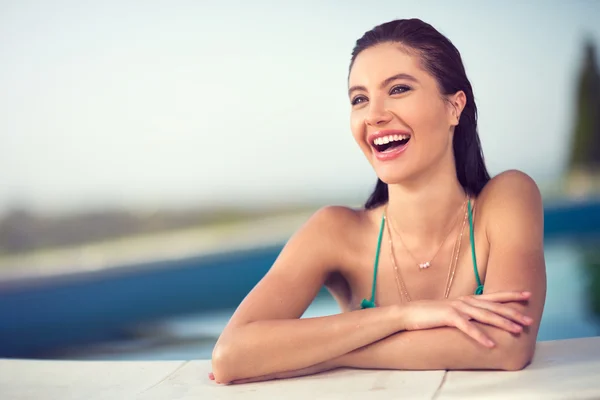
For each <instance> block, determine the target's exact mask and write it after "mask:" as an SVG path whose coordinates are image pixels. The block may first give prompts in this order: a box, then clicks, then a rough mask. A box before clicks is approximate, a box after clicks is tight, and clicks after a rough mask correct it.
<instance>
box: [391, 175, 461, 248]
mask: <svg viewBox="0 0 600 400" xmlns="http://www.w3.org/2000/svg"><path fill="white" fill-rule="evenodd" d="M388 191H389V201H388V206H387V207H388V209H387V218H388V220H389V222H390V223H391V224H393V226H394V227H395V228H396V229H399V230H400V231H401V232H403V234H404V235H406V236H407V237H412V238H414V240H416V241H422V240H426V241H427V242H434V243H437V242H439V241H441V240H443V238H444V236H446V234H447V233H448V229H449V227H450V225H451V224H452V223H454V222H455V221H456V218H457V216H458V214H459V207H460V206H461V204H463V203H464V201H465V199H466V194H465V191H464V189H463V188H462V186H461V185H460V183H459V182H458V178H457V177H456V172H455V170H454V168H442V169H440V170H438V171H437V172H435V173H432V174H428V175H424V176H420V177H418V178H415V179H414V180H412V181H411V182H403V183H402V184H397V185H389V186H388Z"/></svg>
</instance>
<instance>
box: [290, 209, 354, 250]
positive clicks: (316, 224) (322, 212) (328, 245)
mask: <svg viewBox="0 0 600 400" xmlns="http://www.w3.org/2000/svg"><path fill="white" fill-rule="evenodd" d="M363 214H364V212H363V211H361V210H357V209H353V208H350V207H345V206H334V205H332V206H326V207H322V208H320V209H319V210H317V211H316V212H315V213H314V214H313V215H312V216H311V217H310V218H309V219H308V221H307V222H306V223H305V224H304V226H303V227H302V228H301V229H300V230H299V231H298V232H297V235H301V236H302V242H305V244H306V242H307V241H309V242H310V245H311V246H316V247H317V248H319V249H322V250H323V251H325V252H327V253H330V252H331V253H333V254H336V253H339V251H340V250H341V249H342V248H345V247H347V246H346V245H347V244H348V243H349V241H351V239H352V237H353V233H354V232H356V231H357V228H358V227H359V225H360V224H361V222H362V220H363V219H364V215H363Z"/></svg>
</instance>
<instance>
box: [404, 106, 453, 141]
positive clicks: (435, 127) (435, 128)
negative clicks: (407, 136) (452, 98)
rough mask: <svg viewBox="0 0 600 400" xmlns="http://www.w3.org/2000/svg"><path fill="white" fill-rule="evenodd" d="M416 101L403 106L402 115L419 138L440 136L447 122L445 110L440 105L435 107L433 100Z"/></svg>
mask: <svg viewBox="0 0 600 400" xmlns="http://www.w3.org/2000/svg"><path fill="white" fill-rule="evenodd" d="M414 100H415V101H411V102H406V103H405V104H403V106H402V110H401V112H400V115H402V116H403V118H404V120H405V122H406V123H407V124H408V125H409V127H410V129H411V130H412V131H413V132H415V134H416V135H417V136H421V137H423V136H430V135H436V134H438V133H439V131H440V130H441V128H442V127H443V126H444V122H445V113H444V109H443V108H442V107H440V105H439V104H435V105H433V104H432V102H431V98H427V99H424V98H420V99H419V98H415V99H414Z"/></svg>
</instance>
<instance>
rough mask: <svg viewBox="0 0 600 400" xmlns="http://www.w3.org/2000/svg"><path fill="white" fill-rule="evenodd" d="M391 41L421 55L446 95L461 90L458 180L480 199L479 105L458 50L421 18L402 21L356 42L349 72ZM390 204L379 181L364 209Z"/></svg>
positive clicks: (485, 176) (483, 179)
mask: <svg viewBox="0 0 600 400" xmlns="http://www.w3.org/2000/svg"><path fill="white" fill-rule="evenodd" d="M390 42H391V43H398V44H400V45H401V46H402V47H403V48H405V49H406V50H407V51H408V52H411V53H412V52H414V53H415V54H416V55H418V56H419V57H420V59H421V65H422V67H423V68H424V69H425V70H426V71H427V72H428V73H430V74H431V75H432V76H433V77H434V78H435V80H436V81H437V83H438V86H439V88H440V91H441V92H442V94H443V95H450V94H454V93H456V92H458V91H460V90H462V91H463V92H464V93H465V95H466V98H467V104H466V105H465V108H464V110H463V111H462V113H461V115H460V120H459V123H458V125H457V126H456V128H455V130H454V139H453V143H452V147H453V149H454V160H455V165H456V175H457V177H458V181H459V182H460V184H461V185H462V187H463V188H464V190H465V192H466V193H468V194H469V195H471V196H477V195H478V194H479V193H480V192H481V190H482V189H483V187H484V186H485V184H486V183H487V182H488V181H489V180H490V175H489V173H488V171H487V168H486V166H485V162H484V159H483V152H482V150H481V142H480V141H479V134H478V133H477V106H476V105H475V99H474V97H473V89H472V88H471V83H470V82H469V79H468V78H467V74H466V73H465V68H464V66H463V63H462V59H461V57H460V53H459V51H458V50H457V49H456V47H454V45H453V44H452V42H450V40H448V38H446V37H445V36H444V35H442V34H441V33H440V32H438V31H437V30H436V29H435V28H434V27H432V26H431V25H429V24H427V23H425V22H423V21H421V20H419V19H399V20H395V21H390V22H386V23H384V24H382V25H379V26H376V27H375V28H373V29H372V30H370V31H368V32H367V33H365V34H364V35H363V36H362V37H361V38H360V39H358V40H357V41H356V46H355V47H354V50H352V59H351V62H350V69H352V66H353V65H354V61H355V60H356V57H357V56H358V55H359V54H360V53H361V52H362V51H364V50H366V49H368V48H370V47H373V46H375V45H377V44H380V43H390ZM387 201H388V187H387V184H386V183H384V182H383V181H382V180H381V179H377V183H376V185H375V189H374V190H373V193H372V194H371V196H369V199H368V200H367V202H366V203H365V208H367V209H371V208H375V207H377V206H379V205H382V204H385V203H387Z"/></svg>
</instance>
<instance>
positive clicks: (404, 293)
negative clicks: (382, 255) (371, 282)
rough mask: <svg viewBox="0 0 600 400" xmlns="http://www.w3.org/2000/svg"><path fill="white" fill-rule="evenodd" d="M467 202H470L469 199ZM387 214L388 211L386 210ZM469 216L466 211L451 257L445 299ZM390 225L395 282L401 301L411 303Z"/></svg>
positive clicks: (391, 256) (389, 232)
mask: <svg viewBox="0 0 600 400" xmlns="http://www.w3.org/2000/svg"><path fill="white" fill-rule="evenodd" d="M467 200H468V198H467ZM386 214H387V210H386ZM386 214H384V218H385V219H387V215H386ZM459 215H460V214H459ZM467 216H468V211H465V213H464V218H463V223H462V227H461V230H460V232H459V234H458V235H457V238H456V241H455V243H454V247H453V249H452V255H451V256H450V263H449V265H448V277H447V278H446V288H445V290H444V298H448V295H449V294H450V288H451V286H452V282H453V280H454V273H455V271H456V265H457V264H458V258H459V256H460V247H461V244H462V237H463V233H464V230H465V225H466V221H467ZM389 225H390V224H388V237H389V242H390V258H391V260H392V266H393V268H394V276H395V280H396V286H397V288H398V292H399V294H400V297H401V299H402V297H404V299H405V300H406V302H410V301H411V297H410V295H409V294H408V289H407V288H406V284H405V283H404V279H402V272H401V271H400V268H398V263H397V262H396V256H395V251H394V242H393V240H392V235H391V231H390V227H389ZM407 250H408V249H407Z"/></svg>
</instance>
